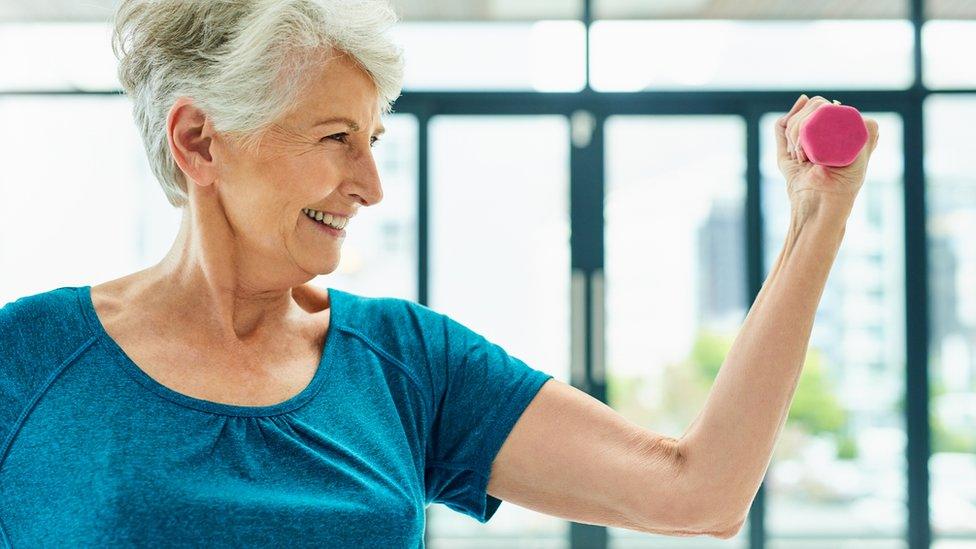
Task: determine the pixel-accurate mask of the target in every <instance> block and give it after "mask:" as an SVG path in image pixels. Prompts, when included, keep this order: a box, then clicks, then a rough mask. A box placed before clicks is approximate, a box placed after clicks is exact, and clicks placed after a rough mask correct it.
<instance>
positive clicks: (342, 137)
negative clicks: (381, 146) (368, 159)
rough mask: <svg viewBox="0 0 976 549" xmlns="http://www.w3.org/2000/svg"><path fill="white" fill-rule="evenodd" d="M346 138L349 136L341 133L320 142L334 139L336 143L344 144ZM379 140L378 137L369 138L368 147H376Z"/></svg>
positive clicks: (324, 138)
mask: <svg viewBox="0 0 976 549" xmlns="http://www.w3.org/2000/svg"><path fill="white" fill-rule="evenodd" d="M346 137H349V134H348V133H345V132H343V133H336V134H332V135H330V136H328V137H323V138H322V140H326V139H333V138H336V141H339V142H340V143H345V142H346ZM379 140H380V138H379V137H376V136H373V137H371V138H370V142H369V146H370V147H372V146H373V145H376V142H377V141H379Z"/></svg>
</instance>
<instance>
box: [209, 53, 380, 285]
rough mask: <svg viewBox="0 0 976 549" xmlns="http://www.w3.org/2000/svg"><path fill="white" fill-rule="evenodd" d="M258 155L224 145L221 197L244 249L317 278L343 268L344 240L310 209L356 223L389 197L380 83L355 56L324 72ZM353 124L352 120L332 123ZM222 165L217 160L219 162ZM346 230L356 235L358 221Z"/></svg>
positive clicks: (322, 69) (221, 143)
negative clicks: (359, 214)
mask: <svg viewBox="0 0 976 549" xmlns="http://www.w3.org/2000/svg"><path fill="white" fill-rule="evenodd" d="M304 89H305V91H304V92H303V93H301V94H299V98H298V100H297V105H296V106H295V107H294V108H293V109H291V110H290V111H289V113H288V114H287V115H285V116H283V117H282V119H281V120H279V121H278V122H277V123H276V124H275V125H274V126H273V127H272V128H271V129H270V130H269V131H268V133H267V134H266V135H265V136H264V138H263V139H262V141H261V145H260V147H259V148H258V150H257V152H256V153H252V152H249V151H247V150H245V149H242V148H240V147H239V146H237V145H236V143H235V142H233V141H232V140H225V139H219V140H217V141H219V145H218V147H219V149H218V151H215V152H216V153H217V154H216V155H215V157H216V156H217V155H219V158H220V161H219V162H218V163H217V164H218V167H217V170H218V176H217V178H218V180H219V184H218V185H217V187H218V190H217V192H218V193H219V195H220V200H221V202H222V204H223V207H224V211H225V213H226V215H227V217H228V222H229V223H230V225H231V227H232V229H233V231H234V234H235V236H236V237H237V238H238V239H241V238H243V239H245V240H246V242H244V243H241V242H238V244H244V246H243V247H244V248H245V249H247V250H249V251H253V250H255V249H256V250H257V251H258V253H259V254H260V255H261V256H263V257H264V258H267V259H269V260H271V261H273V262H278V261H281V262H286V263H290V264H291V266H292V267H293V268H294V267H297V268H299V269H301V270H303V271H305V272H307V273H310V274H312V275H317V274H324V273H330V272H332V271H334V270H335V268H336V266H337V265H338V262H339V248H340V245H341V244H342V240H343V239H344V238H345V236H344V234H343V235H341V236H339V235H335V234H333V233H331V232H330V231H327V230H324V228H323V227H322V226H320V225H319V224H317V222H315V221H312V220H311V219H309V218H308V217H307V216H305V214H304V213H302V209H303V208H311V209H314V210H319V211H322V212H332V213H336V214H340V215H343V216H345V217H350V216H352V215H355V213H356V211H357V210H358V209H359V207H360V206H362V205H373V204H376V203H377V202H379V201H380V200H381V199H382V198H383V190H382V187H381V185H380V180H379V175H378V174H377V170H376V163H375V162H374V160H373V154H372V146H373V145H372V142H374V141H376V140H377V136H378V135H379V134H380V133H382V132H383V131H384V128H383V127H382V124H381V123H380V110H379V103H378V101H377V94H376V89H375V87H374V84H373V83H372V81H371V80H370V78H369V76H368V75H367V74H366V73H365V72H364V71H363V70H362V69H360V68H359V67H358V66H356V65H355V64H354V62H353V61H351V60H350V59H349V58H348V57H347V56H345V55H342V56H338V57H334V58H332V59H330V60H329V61H328V62H326V63H325V64H324V65H323V66H321V67H320V69H319V71H318V72H317V73H316V74H315V75H314V76H313V77H312V78H311V80H310V82H309V84H308V85H307V86H306V87H305V88H304ZM332 118H347V119H349V120H350V121H352V122H353V123H354V124H355V126H354V127H353V128H350V127H349V126H348V124H347V123H346V122H343V121H334V120H333V121H330V122H323V121H326V120H329V119H332ZM215 159H216V158H215ZM343 230H344V231H355V230H356V220H350V221H349V222H348V223H347V224H346V227H345V228H344V229H343Z"/></svg>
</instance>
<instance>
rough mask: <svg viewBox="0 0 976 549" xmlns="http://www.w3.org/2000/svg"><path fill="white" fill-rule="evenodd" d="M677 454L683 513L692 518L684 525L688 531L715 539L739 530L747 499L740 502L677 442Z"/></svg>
mask: <svg viewBox="0 0 976 549" xmlns="http://www.w3.org/2000/svg"><path fill="white" fill-rule="evenodd" d="M677 453H678V455H679V462H680V463H681V464H682V467H681V473H682V480H681V482H680V485H681V486H682V487H683V490H682V492H683V494H684V495H685V497H684V498H682V499H683V501H685V502H686V506H685V511H686V513H685V516H687V517H689V519H690V520H691V521H692V523H691V524H685V526H686V527H687V530H688V531H696V530H697V531H698V532H701V533H704V534H705V535H708V536H711V537H715V538H718V539H730V538H733V537H735V536H736V535H738V534H739V532H741V531H742V527H743V526H744V525H745V522H746V517H747V516H748V513H749V509H750V507H751V501H749V502H743V500H742V498H741V497H740V496H739V494H738V492H737V490H735V487H734V486H730V485H729V484H728V483H727V482H723V481H720V480H717V478H718V476H719V475H716V474H715V473H714V472H712V471H708V470H706V469H703V468H702V467H701V463H700V462H699V461H698V460H697V459H696V458H697V456H694V455H691V454H690V453H689V452H688V451H687V448H686V447H684V446H682V445H680V444H679V445H678V450H677Z"/></svg>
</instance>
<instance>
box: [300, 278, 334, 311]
mask: <svg viewBox="0 0 976 549" xmlns="http://www.w3.org/2000/svg"><path fill="white" fill-rule="evenodd" d="M291 295H292V297H293V298H294V299H295V302H296V303H298V305H299V306H301V308H302V309H304V310H305V311H306V312H309V313H313V314H314V313H320V312H322V311H324V310H326V309H328V308H329V307H331V306H332V299H331V296H330V295H329V291H328V289H327V288H320V287H318V286H314V285H312V284H308V283H305V284H302V285H301V286H295V287H294V288H292V290H291Z"/></svg>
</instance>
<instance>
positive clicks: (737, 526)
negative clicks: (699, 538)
mask: <svg viewBox="0 0 976 549" xmlns="http://www.w3.org/2000/svg"><path fill="white" fill-rule="evenodd" d="M745 522H746V519H745V518H744V517H742V518H739V519H738V520H736V521H734V522H732V523H731V524H729V525H726V526H720V527H718V528H716V529H714V530H713V531H712V533H711V536H712V537H715V538H719V539H730V538H734V537H735V536H736V535H738V534H739V532H741V531H742V525H744V524H745Z"/></svg>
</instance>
